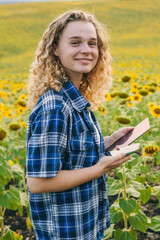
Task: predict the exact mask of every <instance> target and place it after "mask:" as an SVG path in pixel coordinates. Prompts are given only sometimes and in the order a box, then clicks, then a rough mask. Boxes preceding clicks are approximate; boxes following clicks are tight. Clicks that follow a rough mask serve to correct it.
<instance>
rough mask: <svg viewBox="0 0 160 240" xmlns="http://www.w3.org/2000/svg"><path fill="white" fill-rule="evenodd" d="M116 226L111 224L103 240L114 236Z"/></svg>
mask: <svg viewBox="0 0 160 240" xmlns="http://www.w3.org/2000/svg"><path fill="white" fill-rule="evenodd" d="M114 225H115V224H111V226H110V227H109V228H108V229H107V230H106V231H105V232H104V237H103V238H102V240H106V239H108V238H110V237H112V234H113V232H114V231H115V229H114Z"/></svg>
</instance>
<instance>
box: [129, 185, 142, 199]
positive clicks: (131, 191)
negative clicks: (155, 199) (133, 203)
mask: <svg viewBox="0 0 160 240" xmlns="http://www.w3.org/2000/svg"><path fill="white" fill-rule="evenodd" d="M127 193H128V195H129V196H133V197H136V198H138V197H139V196H140V193H139V192H138V191H137V190H136V189H135V188H133V187H129V188H127Z"/></svg>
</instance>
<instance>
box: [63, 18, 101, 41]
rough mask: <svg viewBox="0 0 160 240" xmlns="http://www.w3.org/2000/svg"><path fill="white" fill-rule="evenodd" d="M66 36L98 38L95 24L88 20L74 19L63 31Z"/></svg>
mask: <svg viewBox="0 0 160 240" xmlns="http://www.w3.org/2000/svg"><path fill="white" fill-rule="evenodd" d="M62 35H63V37H65V38H68V39H70V38H76V37H79V38H80V37H83V36H86V37H89V38H93V39H97V33H96V29H95V27H94V25H93V24H92V23H91V22H87V21H73V22H69V23H68V24H67V25H66V27H65V28H64V30H63V33H62Z"/></svg>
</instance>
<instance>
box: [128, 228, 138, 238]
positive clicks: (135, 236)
mask: <svg viewBox="0 0 160 240" xmlns="http://www.w3.org/2000/svg"><path fill="white" fill-rule="evenodd" d="M129 235H130V239H131V240H136V239H137V232H136V230H135V229H131V230H130V231H129Z"/></svg>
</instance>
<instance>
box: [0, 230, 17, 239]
mask: <svg viewBox="0 0 160 240" xmlns="http://www.w3.org/2000/svg"><path fill="white" fill-rule="evenodd" d="M0 240H14V234H13V232H12V231H11V230H8V231H7V232H6V233H5V234H4V235H3V236H2V237H1V238H0Z"/></svg>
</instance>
